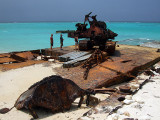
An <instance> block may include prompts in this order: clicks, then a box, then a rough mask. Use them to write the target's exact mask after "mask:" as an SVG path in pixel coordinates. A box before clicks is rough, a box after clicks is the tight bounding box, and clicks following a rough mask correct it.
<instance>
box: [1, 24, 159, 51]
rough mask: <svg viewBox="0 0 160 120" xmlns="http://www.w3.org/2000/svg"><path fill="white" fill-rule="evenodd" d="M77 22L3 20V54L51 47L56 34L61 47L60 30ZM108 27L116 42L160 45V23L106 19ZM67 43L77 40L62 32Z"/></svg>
mask: <svg viewBox="0 0 160 120" xmlns="http://www.w3.org/2000/svg"><path fill="white" fill-rule="evenodd" d="M75 24H76V22H49V23H0V53H6V52H13V51H25V50H35V49H43V48H49V47H50V34H51V33H53V39H54V46H53V47H59V46H60V34H56V31H57V30H76V27H75ZM107 27H108V28H109V29H111V30H112V31H114V32H116V33H118V36H117V37H116V38H115V40H114V41H119V42H118V43H119V44H128V45H141V44H143V43H149V44H151V43H156V44H155V45H157V44H158V45H160V23H139V22H135V23H134V22H107ZM63 38H64V46H70V45H74V39H73V38H68V37H67V34H63Z"/></svg>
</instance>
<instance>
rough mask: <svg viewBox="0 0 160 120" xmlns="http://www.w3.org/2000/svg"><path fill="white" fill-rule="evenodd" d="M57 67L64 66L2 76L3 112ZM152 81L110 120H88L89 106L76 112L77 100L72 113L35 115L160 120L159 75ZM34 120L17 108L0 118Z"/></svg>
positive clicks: (70, 119) (71, 119)
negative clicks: (85, 115) (138, 100)
mask: <svg viewBox="0 0 160 120" xmlns="http://www.w3.org/2000/svg"><path fill="white" fill-rule="evenodd" d="M159 65H160V64H159ZM56 67H61V64H57V63H51V62H48V63H42V64H37V65H31V66H28V67H23V68H18V69H13V70H9V71H6V72H1V73H0V96H1V97H0V108H3V107H9V108H11V107H12V106H13V105H14V103H15V101H16V100H17V98H18V97H19V95H20V94H21V93H23V92H24V91H25V90H27V89H28V87H30V86H31V85H32V84H33V83H35V82H37V81H40V80H42V79H43V78H44V77H47V76H50V75H55V74H56V71H55V70H54V68H56ZM152 80H153V81H154V82H150V83H147V84H146V85H144V87H143V88H142V89H141V90H139V92H138V93H137V94H135V95H134V96H133V98H132V99H133V100H134V102H133V103H132V104H130V105H124V106H123V107H122V108H121V109H119V110H118V111H117V113H115V114H112V115H110V116H108V118H107V115H106V114H93V115H91V116H89V117H82V116H83V114H84V113H85V112H87V111H88V110H89V109H90V107H86V105H85V104H83V105H82V107H81V108H77V103H78V99H76V101H75V102H74V103H73V105H72V107H71V109H70V110H69V111H65V112H64V113H56V114H52V113H51V112H50V111H46V110H43V109H37V110H36V111H37V114H38V115H39V119H42V120H53V119H56V120H62V119H64V120H76V119H78V118H80V117H82V119H83V120H88V119H90V120H93V119H94V120H102V119H104V120H110V119H111V120H121V119H122V118H126V117H128V118H141V119H140V120H158V119H160V116H159V111H160V107H159V106H160V103H159V99H160V93H159V92H157V91H159V89H160V75H159V74H156V75H155V76H154V77H152ZM96 96H97V97H98V98H99V99H101V100H104V99H105V98H106V97H107V96H108V95H104V94H98V95H96ZM136 99H140V101H141V102H140V103H138V102H136V101H135V100H136ZM124 111H125V112H127V113H128V114H127V115H128V116H124V115H122V114H121V113H123V112H124ZM117 116H118V117H117ZM31 118H32V116H31V115H30V114H29V112H28V111H27V110H17V109H15V108H14V109H12V110H11V111H10V112H8V113H6V114H0V120H20V119H23V120H29V119H31Z"/></svg>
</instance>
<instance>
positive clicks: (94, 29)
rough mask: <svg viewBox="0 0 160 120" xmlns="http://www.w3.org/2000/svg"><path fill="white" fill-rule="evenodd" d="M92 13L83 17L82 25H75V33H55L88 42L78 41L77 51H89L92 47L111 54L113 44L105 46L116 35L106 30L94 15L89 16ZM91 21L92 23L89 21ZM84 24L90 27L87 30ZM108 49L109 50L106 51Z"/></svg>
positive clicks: (103, 23) (113, 47)
mask: <svg viewBox="0 0 160 120" xmlns="http://www.w3.org/2000/svg"><path fill="white" fill-rule="evenodd" d="M91 13H92V12H90V13H89V14H87V15H85V21H84V23H77V24H76V25H75V26H76V27H77V30H76V31H71V32H69V30H68V31H66V32H63V31H57V33H60V32H61V33H68V37H71V38H75V37H78V38H79V39H81V38H87V39H88V40H80V41H79V50H90V49H92V48H93V47H94V46H99V49H100V50H106V51H107V52H109V54H113V53H114V51H115V44H112V47H111V45H110V44H107V43H106V42H107V41H111V40H112V39H114V38H115V37H116V36H117V35H118V34H117V33H114V32H113V31H111V30H110V29H108V28H107V25H106V23H105V22H103V21H97V19H96V15H95V16H90V15H91ZM90 18H91V19H92V21H91V20H90ZM86 22H88V23H89V24H90V27H89V28H87V25H88V24H86ZM108 48H109V49H108ZM110 48H111V49H110ZM110 52H111V53H110Z"/></svg>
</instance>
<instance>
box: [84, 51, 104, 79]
mask: <svg viewBox="0 0 160 120" xmlns="http://www.w3.org/2000/svg"><path fill="white" fill-rule="evenodd" d="M103 60H104V58H103V55H102V51H101V50H100V49H96V50H95V51H94V53H93V54H92V55H91V56H90V57H89V58H88V59H87V60H86V61H85V62H84V63H83V65H82V68H85V69H86V70H85V72H84V76H83V78H84V79H85V80H86V79H87V77H88V73H89V70H90V69H91V68H93V67H95V66H96V65H98V64H99V63H101V62H102V61H103Z"/></svg>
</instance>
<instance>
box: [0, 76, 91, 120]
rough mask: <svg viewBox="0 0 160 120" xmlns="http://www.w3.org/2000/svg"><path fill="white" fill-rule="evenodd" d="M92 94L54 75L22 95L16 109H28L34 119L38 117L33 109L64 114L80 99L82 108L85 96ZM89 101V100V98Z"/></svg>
mask: <svg viewBox="0 0 160 120" xmlns="http://www.w3.org/2000/svg"><path fill="white" fill-rule="evenodd" d="M90 94H93V91H92V90H83V89H81V88H80V87H79V86H78V85H76V84H75V83H74V82H73V81H71V80H69V79H64V78H62V77H60V76H56V75H53V76H49V77H46V78H44V79H43V80H41V81H39V82H37V83H35V84H33V85H32V86H31V87H30V88H29V89H28V90H27V91H25V92H24V93H22V94H21V95H20V97H19V98H18V99H17V101H16V102H15V104H14V107H15V108H17V109H18V110H20V109H22V108H26V109H28V110H29V111H30V113H31V115H32V116H33V118H35V119H36V118H38V115H37V114H36V112H35V111H34V110H33V107H36V106H39V107H43V108H47V109H50V110H51V111H52V112H53V113H55V112H59V111H61V112H63V111H64V110H69V109H70V107H71V104H72V102H74V100H75V99H76V98H78V97H80V101H79V104H78V107H80V106H81V104H82V101H83V96H84V95H87V97H88V96H90ZM87 100H89V99H88V98H87ZM86 103H88V104H89V101H86ZM14 107H12V108H14ZM12 108H11V109H12ZM11 109H9V108H3V109H1V110H0V113H3V114H4V113H6V112H8V111H10V110H11Z"/></svg>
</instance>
